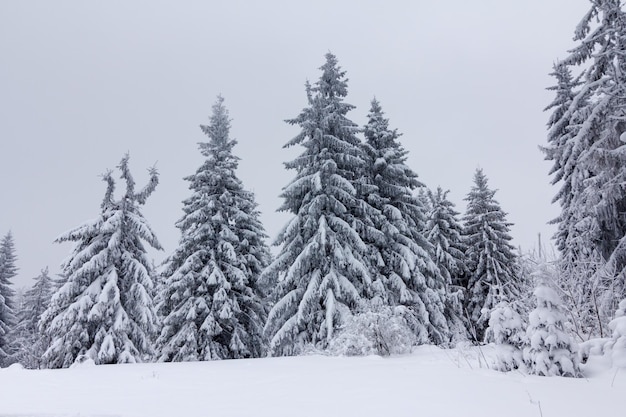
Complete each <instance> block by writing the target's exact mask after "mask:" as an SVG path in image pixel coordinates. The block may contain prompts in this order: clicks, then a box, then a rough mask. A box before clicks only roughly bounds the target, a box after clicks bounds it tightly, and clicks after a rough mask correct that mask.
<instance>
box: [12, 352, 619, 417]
mask: <svg viewBox="0 0 626 417" xmlns="http://www.w3.org/2000/svg"><path fill="white" fill-rule="evenodd" d="M492 354H493V352H492V350H491V348H489V347H486V348H485V347H483V348H482V349H481V351H479V350H478V349H477V348H471V349H454V350H442V349H439V348H437V347H432V346H422V347H420V348H417V349H416V350H415V352H414V353H413V354H411V355H407V356H397V357H391V358H380V357H374V356H370V357H359V358H347V357H327V356H303V357H290V358H268V359H252V360H231V361H215V362H195V363H167V364H137V365H109V366H93V365H86V364H83V365H79V366H77V367H74V368H72V369H63V370H41V371H33V370H25V369H21V368H20V367H19V366H12V367H9V368H6V369H1V370H0V416H2V417H6V416H20V417H26V416H46V417H53V416H54V417H56V416H67V417H77V416H81V417H88V416H98V417H103V416H120V417H121V416H124V417H126V416H142V417H143V416H145V417H159V416H163V417H165V416H167V417H173V416H182V417H193V416H240V417H241V416H254V417H264V416H273V417H277V416H289V417H302V416H315V417H320V416H325V417H329V416H359V417H367V416H376V417H380V416H390V417H398V416H426V417H435V416H445V417H456V416H464V417H471V416H498V417H504V416H506V417H515V416H537V417H540V416H543V417H555V416H568V417H574V416H586V417H588V416H609V415H613V416H617V415H622V414H623V410H624V406H625V405H626V369H621V370H617V369H603V368H602V367H601V366H596V367H595V369H596V370H595V372H593V373H591V372H589V369H587V372H588V374H591V375H589V376H588V377H587V378H580V379H571V378H558V377H552V378H547V377H538V376H526V375H523V374H521V373H519V372H511V373H507V374H504V373H500V372H496V371H492V370H490V369H488V368H487V366H486V365H485V359H484V358H489V357H490V356H491V355H492ZM488 361H489V360H488V359H487V362H488Z"/></svg>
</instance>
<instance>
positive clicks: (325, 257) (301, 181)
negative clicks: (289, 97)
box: [265, 53, 372, 355]
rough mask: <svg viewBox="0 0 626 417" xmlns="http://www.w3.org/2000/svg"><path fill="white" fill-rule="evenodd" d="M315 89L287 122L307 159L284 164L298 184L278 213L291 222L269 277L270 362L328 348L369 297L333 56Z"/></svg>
mask: <svg viewBox="0 0 626 417" xmlns="http://www.w3.org/2000/svg"><path fill="white" fill-rule="evenodd" d="M320 69H321V71H322V75H321V77H320V79H319V80H318V81H317V82H316V83H315V85H314V86H310V85H309V84H308V83H307V88H306V90H307V98H308V106H307V107H306V108H304V109H303V110H302V112H301V113H300V114H299V115H298V116H297V117H296V118H295V119H291V120H288V121H287V122H288V123H289V124H292V125H298V126H299V127H300V128H301V131H300V133H299V134H298V135H297V136H296V137H295V138H293V139H292V140H290V141H289V142H288V143H287V144H286V147H291V146H295V145H300V146H302V147H303V148H304V152H303V153H302V154H300V156H298V157H297V158H296V159H294V160H293V161H291V162H288V163H286V167H287V168H288V169H293V170H295V171H296V177H295V179H294V180H293V181H291V182H290V183H289V184H288V185H287V186H286V187H285V188H284V189H283V193H282V197H283V198H284V203H283V205H282V206H281V208H280V209H279V210H281V211H286V212H290V213H292V214H293V218H292V219H291V220H290V221H289V222H288V223H287V225H286V226H285V228H284V229H283V230H282V231H281V232H280V233H279V235H278V238H277V240H276V244H277V245H280V251H279V254H278V256H277V257H276V259H275V260H274V262H272V264H271V265H270V266H269V267H268V269H267V270H266V271H265V275H266V276H267V277H268V278H269V279H271V280H272V281H273V282H276V285H275V289H274V292H273V298H274V299H275V300H276V303H275V304H274V306H273V307H272V309H271V311H270V313H269V316H268V320H267V324H266V326H265V331H266V333H267V335H268V337H269V340H270V354H272V355H293V354H298V353H300V352H302V351H303V349H305V348H306V347H307V345H314V346H316V347H318V348H326V346H327V345H328V342H329V341H330V340H331V338H332V337H333V333H334V331H335V330H336V329H337V328H339V327H340V326H341V325H342V323H344V322H345V321H346V319H347V318H348V317H349V316H350V315H351V314H352V312H353V311H355V310H356V309H357V307H358V305H359V303H360V301H361V300H362V298H363V296H364V294H365V293H367V292H370V291H371V282H372V280H371V276H370V272H369V270H368V263H367V260H366V251H367V247H366V245H365V243H364V242H363V240H362V238H361V236H360V235H359V233H358V232H357V231H356V230H355V229H354V228H353V226H355V225H356V227H359V226H358V223H359V222H360V221H361V220H362V219H361V218H359V216H358V215H357V214H358V212H359V208H360V205H361V204H360V203H359V200H358V198H357V191H356V186H357V185H356V181H357V179H358V173H359V172H360V171H361V170H362V169H363V164H364V157H363V154H362V150H361V147H360V141H359V139H358V138H357V137H356V136H355V135H356V133H357V132H358V127H357V125H356V124H355V123H354V122H352V121H351V120H349V119H348V118H347V114H348V112H349V111H350V110H352V109H353V108H354V107H353V106H352V105H350V104H347V103H345V102H344V98H345V97H346V95H347V92H348V90H347V80H346V78H345V72H344V71H342V70H341V68H340V67H339V66H338V63H337V59H336V58H335V56H334V55H332V54H331V53H328V54H326V63H325V64H324V65H323V66H322V67H321V68H320Z"/></svg>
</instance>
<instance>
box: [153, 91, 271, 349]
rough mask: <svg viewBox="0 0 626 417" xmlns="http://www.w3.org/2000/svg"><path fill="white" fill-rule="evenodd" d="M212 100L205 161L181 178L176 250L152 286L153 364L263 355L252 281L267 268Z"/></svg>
mask: <svg viewBox="0 0 626 417" xmlns="http://www.w3.org/2000/svg"><path fill="white" fill-rule="evenodd" d="M223 101H224V99H223V98H222V97H221V96H220V97H218V99H217V102H216V103H215V105H214V106H213V113H212V115H211V117H210V123H209V125H207V126H201V128H202V131H203V132H204V133H205V134H206V135H207V136H208V137H209V140H208V142H202V143H200V144H199V145H200V151H201V153H202V155H203V156H204V157H205V158H206V159H205V161H204V163H203V164H202V166H200V168H198V169H197V171H196V173H195V174H193V175H190V176H189V177H187V178H185V179H186V180H187V181H189V182H190V186H189V188H190V189H191V190H192V195H191V197H189V198H188V199H186V200H185V201H184V202H183V204H184V206H183V211H184V215H183V217H182V218H181V219H180V220H179V221H178V223H177V224H176V226H177V227H178V228H179V229H180V231H181V238H180V242H179V247H178V248H177V249H176V250H175V251H174V253H173V254H172V255H171V256H170V257H169V259H168V260H167V261H166V264H165V269H164V272H163V278H162V285H161V286H160V295H159V298H160V305H159V314H160V316H161V317H163V329H162V331H161V335H160V337H159V339H158V346H159V349H160V353H159V360H161V361H197V360H212V359H236V358H248V357H259V356H261V354H262V353H263V352H264V342H263V337H262V336H263V324H264V322H265V319H266V316H267V312H266V310H265V306H264V304H263V296H264V294H263V293H262V291H261V288H260V285H259V275H260V273H261V272H262V270H263V269H264V268H265V267H266V266H267V264H268V262H269V257H270V255H269V249H268V248H267V246H266V244H265V241H264V239H265V237H266V236H265V232H264V229H263V226H262V225H261V222H260V220H259V212H258V211H257V209H256V207H257V205H256V203H255V201H254V195H253V194H252V193H251V192H249V191H246V190H244V188H243V185H242V182H241V181H240V180H239V179H238V178H237V175H236V173H235V171H236V169H237V165H238V158H237V157H236V156H234V155H233V153H232V149H233V147H234V146H235V144H236V143H237V141H235V140H234V139H231V138H230V137H229V131H230V119H229V117H228V111H227V109H226V108H225V107H224V104H223Z"/></svg>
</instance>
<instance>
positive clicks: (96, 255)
mask: <svg viewBox="0 0 626 417" xmlns="http://www.w3.org/2000/svg"><path fill="white" fill-rule="evenodd" d="M128 159H129V156H128V155H126V156H125V157H124V158H123V159H122V161H121V163H120V165H119V166H118V168H119V169H120V171H121V178H122V179H123V180H124V181H125V182H126V192H125V193H124V195H123V196H122V197H121V198H120V199H119V200H115V199H114V191H115V180H114V179H113V174H112V172H107V173H106V174H105V175H104V176H103V179H104V181H105V182H106V183H107V190H106V193H105V197H104V200H103V202H102V206H101V212H100V215H99V216H98V217H97V218H96V219H95V220H91V221H88V222H86V223H85V224H83V225H81V226H79V227H77V228H75V229H72V230H70V231H68V232H66V233H64V234H63V235H61V236H60V237H58V238H57V239H56V241H57V242H59V243H61V242H75V246H74V249H73V251H72V253H71V255H70V257H69V258H68V259H67V260H66V261H65V262H64V263H63V265H62V269H63V275H64V276H65V277H67V278H66V282H65V283H64V285H63V286H62V287H61V288H60V289H59V290H58V291H57V292H56V294H55V295H54V296H53V297H52V300H51V302H50V305H49V307H48V308H47V309H46V311H45V312H44V314H43V315H42V318H41V322H40V329H41V330H42V331H43V333H44V335H45V336H46V337H48V338H49V340H50V344H49V346H48V348H47V350H46V352H45V353H44V356H43V361H42V365H43V366H44V367H46V368H62V367H68V366H70V365H72V364H73V363H74V362H75V361H76V360H83V359H91V360H93V361H94V362H95V363H96V364H110V363H128V362H142V361H145V360H148V359H149V358H150V356H151V355H152V354H153V353H154V350H153V339H154V337H155V336H156V332H157V331H158V319H157V316H156V312H155V308H154V305H153V293H154V284H153V282H154V275H155V274H154V271H153V268H152V264H151V262H150V260H149V259H148V257H147V255H146V249H145V246H144V242H146V243H147V244H149V245H150V246H152V247H153V248H155V249H161V245H160V244H159V241H158V240H157V237H156V236H155V234H154V232H153V231H152V229H151V228H150V226H149V225H148V222H147V221H146V219H145V218H144V217H143V215H142V214H141V211H140V207H141V206H142V205H144V204H145V203H146V200H147V199H148V197H150V195H151V194H152V192H153V191H154V190H155V188H156V186H157V183H158V174H157V171H156V170H155V169H154V168H152V169H150V170H149V173H150V180H149V182H148V184H147V185H146V186H145V187H144V188H143V189H142V190H140V191H136V190H135V181H134V179H133V176H132V175H131V173H130V170H129V166H128Z"/></svg>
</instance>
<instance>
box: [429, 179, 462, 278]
mask: <svg viewBox="0 0 626 417" xmlns="http://www.w3.org/2000/svg"><path fill="white" fill-rule="evenodd" d="M448 193H449V191H443V190H442V189H441V187H437V190H436V191H435V192H432V191H431V190H428V194H427V195H428V199H429V201H430V204H429V205H430V211H429V212H428V220H427V222H426V238H427V239H428V241H429V242H430V244H431V245H432V246H433V249H434V253H435V263H436V264H437V267H438V268H439V271H440V272H441V275H443V277H444V279H445V281H446V284H447V285H453V286H455V287H465V286H466V285H465V279H466V266H465V262H466V260H465V251H466V250H467V245H466V244H465V242H464V236H463V226H462V225H461V222H460V221H459V220H458V216H459V212H457V211H456V210H455V209H454V203H452V202H451V201H450V200H449V199H448Z"/></svg>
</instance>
